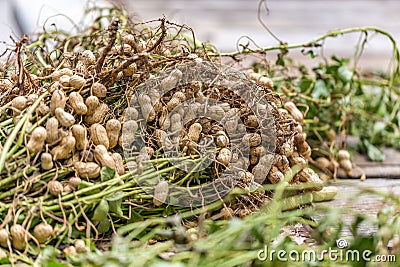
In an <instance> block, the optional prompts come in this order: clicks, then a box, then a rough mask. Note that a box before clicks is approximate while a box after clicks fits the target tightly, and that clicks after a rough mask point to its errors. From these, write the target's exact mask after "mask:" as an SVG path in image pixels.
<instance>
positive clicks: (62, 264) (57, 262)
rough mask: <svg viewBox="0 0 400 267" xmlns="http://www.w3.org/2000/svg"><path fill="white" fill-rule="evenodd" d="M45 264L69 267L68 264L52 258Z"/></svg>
mask: <svg viewBox="0 0 400 267" xmlns="http://www.w3.org/2000/svg"><path fill="white" fill-rule="evenodd" d="M44 266H45V267H68V265H66V264H64V263H61V262H59V261H56V260H51V261H49V262H48V263H47V264H46V265H44Z"/></svg>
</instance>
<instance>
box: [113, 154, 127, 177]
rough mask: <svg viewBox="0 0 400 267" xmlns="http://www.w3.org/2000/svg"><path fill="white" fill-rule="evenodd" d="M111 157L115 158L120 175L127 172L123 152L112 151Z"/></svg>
mask: <svg viewBox="0 0 400 267" xmlns="http://www.w3.org/2000/svg"><path fill="white" fill-rule="evenodd" d="M111 157H112V158H113V160H114V162H115V171H116V172H117V173H118V174H119V175H123V174H125V168H124V162H123V159H122V156H121V154H119V153H112V154H111Z"/></svg>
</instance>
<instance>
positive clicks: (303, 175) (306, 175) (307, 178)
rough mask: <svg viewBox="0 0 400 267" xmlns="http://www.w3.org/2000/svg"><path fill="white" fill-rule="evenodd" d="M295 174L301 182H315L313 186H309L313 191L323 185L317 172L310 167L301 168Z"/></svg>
mask: <svg viewBox="0 0 400 267" xmlns="http://www.w3.org/2000/svg"><path fill="white" fill-rule="evenodd" d="M296 176H297V177H298V178H299V180H300V181H301V182H305V183H315V184H316V185H315V187H313V188H310V189H312V190H315V191H319V190H321V189H322V187H323V182H322V180H321V179H320V178H319V176H318V174H316V173H315V172H314V171H313V169H311V168H304V169H302V170H301V171H300V172H299V173H298V174H296Z"/></svg>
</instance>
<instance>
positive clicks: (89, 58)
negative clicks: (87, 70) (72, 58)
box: [82, 50, 96, 66]
mask: <svg viewBox="0 0 400 267" xmlns="http://www.w3.org/2000/svg"><path fill="white" fill-rule="evenodd" d="M82 62H83V63H84V64H85V65H86V66H91V65H94V64H95V63H96V57H95V55H94V54H93V52H92V51H90V50H85V51H83V52H82Z"/></svg>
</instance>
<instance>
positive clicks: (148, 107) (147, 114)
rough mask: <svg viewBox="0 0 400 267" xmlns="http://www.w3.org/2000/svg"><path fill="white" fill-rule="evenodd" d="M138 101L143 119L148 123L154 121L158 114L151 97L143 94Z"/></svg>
mask: <svg viewBox="0 0 400 267" xmlns="http://www.w3.org/2000/svg"><path fill="white" fill-rule="evenodd" d="M138 101H139V105H140V110H141V111H142V116H143V118H144V119H145V120H146V121H148V122H151V121H153V120H154V119H155V117H156V114H155V111H154V109H153V106H152V104H151V99H150V97H149V96H148V95H144V94H142V95H139V96H138Z"/></svg>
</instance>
